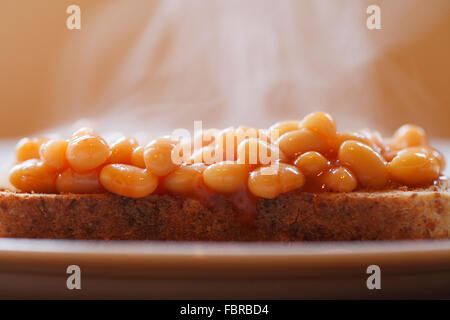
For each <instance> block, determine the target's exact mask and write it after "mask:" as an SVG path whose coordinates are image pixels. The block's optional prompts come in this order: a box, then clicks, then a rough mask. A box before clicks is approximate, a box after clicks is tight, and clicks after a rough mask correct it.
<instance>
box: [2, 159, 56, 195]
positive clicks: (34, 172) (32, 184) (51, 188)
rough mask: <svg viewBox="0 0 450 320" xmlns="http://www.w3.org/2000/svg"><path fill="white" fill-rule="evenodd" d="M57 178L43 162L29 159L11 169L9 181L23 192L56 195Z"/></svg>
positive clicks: (54, 172)
mask: <svg viewBox="0 0 450 320" xmlns="http://www.w3.org/2000/svg"><path fill="white" fill-rule="evenodd" d="M56 176H57V173H56V171H54V170H53V169H52V168H51V167H50V166H48V165H47V164H45V163H44V162H43V161H42V160H38V159H29V160H26V161H24V162H22V163H20V164H17V165H15V166H14V167H12V168H11V170H10V172H9V181H10V182H11V184H12V185H13V186H14V187H16V188H17V189H19V190H20V191H23V192H39V193H55V192H56V187H55V180H56Z"/></svg>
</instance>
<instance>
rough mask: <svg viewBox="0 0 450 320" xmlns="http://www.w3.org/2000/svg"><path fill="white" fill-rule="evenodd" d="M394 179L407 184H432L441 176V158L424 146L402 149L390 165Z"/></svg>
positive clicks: (390, 171)
mask: <svg viewBox="0 0 450 320" xmlns="http://www.w3.org/2000/svg"><path fill="white" fill-rule="evenodd" d="M388 169H389V174H390V176H391V177H392V179H393V180H394V181H397V182H400V183H403V184H405V185H407V186H422V185H428V184H431V183H432V182H433V181H434V180H436V179H437V178H438V177H439V172H440V164H439V160H438V159H437V158H436V157H435V156H433V154H432V153H430V152H429V151H427V150H425V149H422V148H408V149H404V150H402V151H400V152H399V153H398V154H397V156H395V158H394V159H392V161H391V162H389V165H388Z"/></svg>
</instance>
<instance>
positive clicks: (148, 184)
mask: <svg viewBox="0 0 450 320" xmlns="http://www.w3.org/2000/svg"><path fill="white" fill-rule="evenodd" d="M100 183H101V184H102V186H103V187H104V188H105V189H106V190H108V191H110V192H112V193H115V194H118V195H121V196H125V197H130V198H143V197H146V196H148V195H150V194H151V193H152V192H153V191H155V190H156V188H157V187H158V177H157V176H155V175H154V174H152V173H150V172H149V171H148V170H146V169H141V168H138V167H135V166H131V165H126V164H109V165H106V166H105V167H103V169H102V171H101V172H100Z"/></svg>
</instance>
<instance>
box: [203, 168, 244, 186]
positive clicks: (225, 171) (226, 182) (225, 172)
mask: <svg viewBox="0 0 450 320" xmlns="http://www.w3.org/2000/svg"><path fill="white" fill-rule="evenodd" d="M247 177H248V166H246V165H245V164H238V163H236V162H234V161H221V162H217V163H215V164H212V165H210V166H209V167H208V168H206V169H205V171H203V180H204V181H205V184H206V185H207V186H208V187H209V188H211V189H212V190H214V191H217V192H220V193H232V192H236V191H238V190H240V189H241V188H242V186H245V184H246V182H247Z"/></svg>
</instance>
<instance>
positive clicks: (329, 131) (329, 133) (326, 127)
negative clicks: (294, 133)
mask: <svg viewBox="0 0 450 320" xmlns="http://www.w3.org/2000/svg"><path fill="white" fill-rule="evenodd" d="M300 128H306V129H309V130H311V131H313V132H316V133H318V134H320V135H322V136H323V137H325V138H326V139H327V140H328V141H332V140H334V138H335V136H336V122H335V121H334V119H333V117H332V116H331V115H330V114H328V113H326V112H320V111H319V112H313V113H311V114H309V115H307V116H306V117H305V118H303V120H302V121H301V122H300Z"/></svg>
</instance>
